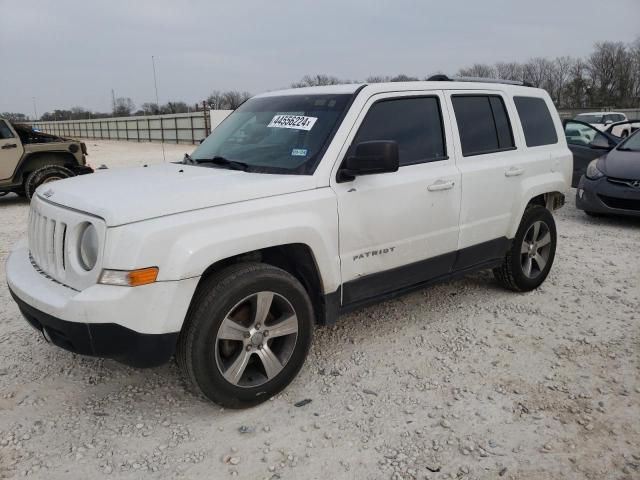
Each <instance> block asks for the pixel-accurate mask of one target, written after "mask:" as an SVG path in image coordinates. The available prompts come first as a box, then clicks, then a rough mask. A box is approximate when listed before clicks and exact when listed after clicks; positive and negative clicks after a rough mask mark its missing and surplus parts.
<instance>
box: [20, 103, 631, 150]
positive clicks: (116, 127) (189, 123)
mask: <svg viewBox="0 0 640 480" xmlns="http://www.w3.org/2000/svg"><path fill="white" fill-rule="evenodd" d="M594 111H616V112H621V113H624V114H626V115H627V117H628V118H629V119H630V120H635V119H640V109H639V108H622V109H616V108H614V107H605V108H602V107H600V108H583V109H571V110H560V111H559V113H560V117H561V118H562V119H563V120H564V119H566V118H573V117H574V116H576V115H577V114H578V113H584V112H594ZM231 112H232V110H204V111H200V112H191V113H174V114H168V115H149V116H144V117H114V118H99V119H95V120H93V119H91V120H63V121H58V122H29V123H30V125H32V126H33V127H35V128H37V129H39V130H40V131H42V132H45V133H51V134H53V135H60V136H62V137H75V138H88V139H92V140H130V141H134V142H154V141H158V142H167V143H190V144H196V143H198V142H200V140H202V139H203V138H206V137H207V135H209V133H210V132H211V130H213V129H214V128H216V127H217V126H218V125H219V124H220V122H222V120H224V119H225V118H226V117H227V115H229V114H230V113H231Z"/></svg>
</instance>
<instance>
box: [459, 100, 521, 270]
mask: <svg viewBox="0 0 640 480" xmlns="http://www.w3.org/2000/svg"><path fill="white" fill-rule="evenodd" d="M447 97H448V102H449V107H450V108H449V110H450V111H451V112H453V120H452V124H453V125H454V127H457V128H454V130H455V132H456V133H455V135H456V136H457V141H456V147H457V148H458V151H457V152H456V153H457V165H458V168H459V169H460V172H461V174H462V201H461V211H460V237H459V242H458V248H459V249H460V250H461V254H460V258H459V260H458V264H457V265H456V269H463V268H466V267H469V266H472V265H474V264H477V263H482V262H483V261H485V260H489V259H493V258H497V257H496V256H501V255H502V254H503V253H504V248H505V244H506V235H507V232H508V230H509V226H510V222H511V216H512V210H513V205H514V203H519V201H520V199H519V196H518V195H519V190H520V188H519V184H520V182H521V181H522V179H523V178H524V175H525V173H526V172H525V169H524V167H523V166H522V165H520V162H519V160H520V157H519V155H518V152H517V150H516V143H515V140H514V134H513V128H512V125H511V120H510V118H514V116H515V115H514V113H513V111H512V104H511V103H510V102H508V101H507V100H508V99H507V98H506V95H505V94H504V93H502V92H499V91H481V90H478V91H475V90H472V91H457V90H456V91H452V92H449V93H448V95H447ZM472 247H473V248H472Z"/></svg>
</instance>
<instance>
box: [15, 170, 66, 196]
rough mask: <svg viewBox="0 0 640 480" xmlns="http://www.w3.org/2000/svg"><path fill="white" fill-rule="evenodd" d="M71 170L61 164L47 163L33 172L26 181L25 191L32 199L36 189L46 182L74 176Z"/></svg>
mask: <svg viewBox="0 0 640 480" xmlns="http://www.w3.org/2000/svg"><path fill="white" fill-rule="evenodd" d="M73 176H74V174H73V172H72V171H71V170H69V169H68V168H66V167H61V166H60V165H47V166H44V167H41V168H39V169H38V170H35V171H33V172H31V173H30V174H29V175H28V176H27V179H26V180H25V182H24V191H25V194H26V196H27V198H29V199H31V197H33V194H34V193H35V191H36V189H37V188H38V187H39V186H40V185H44V184H45V183H50V182H55V181H57V180H62V179H65V178H69V177H73Z"/></svg>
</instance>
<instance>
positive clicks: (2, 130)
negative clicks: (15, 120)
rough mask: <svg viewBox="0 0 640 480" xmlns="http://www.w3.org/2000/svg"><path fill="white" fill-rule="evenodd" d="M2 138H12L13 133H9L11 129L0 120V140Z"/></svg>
mask: <svg viewBox="0 0 640 480" xmlns="http://www.w3.org/2000/svg"><path fill="white" fill-rule="evenodd" d="M4 138H13V133H11V129H10V128H9V126H8V125H7V124H6V122H5V121H4V120H0V139H4Z"/></svg>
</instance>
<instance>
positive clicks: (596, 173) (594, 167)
mask: <svg viewBox="0 0 640 480" xmlns="http://www.w3.org/2000/svg"><path fill="white" fill-rule="evenodd" d="M586 176H587V178H588V179H589V180H597V179H599V178H602V177H604V173H602V172H601V171H600V170H598V159H597V158H596V159H595V160H592V161H591V163H589V166H588V167H587V173H586Z"/></svg>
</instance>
